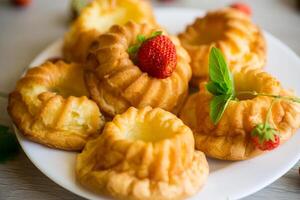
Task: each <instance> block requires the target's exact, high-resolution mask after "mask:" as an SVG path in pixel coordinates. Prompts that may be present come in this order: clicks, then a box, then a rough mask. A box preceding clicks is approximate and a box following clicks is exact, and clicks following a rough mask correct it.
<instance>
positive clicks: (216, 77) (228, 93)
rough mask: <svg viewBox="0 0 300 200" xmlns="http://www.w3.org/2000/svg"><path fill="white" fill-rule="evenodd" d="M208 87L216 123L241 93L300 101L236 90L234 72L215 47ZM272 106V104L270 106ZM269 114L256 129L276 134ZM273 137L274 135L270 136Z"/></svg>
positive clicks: (211, 52) (212, 53) (292, 99)
mask: <svg viewBox="0 0 300 200" xmlns="http://www.w3.org/2000/svg"><path fill="white" fill-rule="evenodd" d="M206 89H207V91H209V92H210V93H211V94H212V95H213V98H212V100H211V102H210V112H209V115H210V118H211V120H212V122H213V123H214V124H215V125H216V124H218V122H219V121H220V119H221V118H222V115H223V113H224V111H225V110H226V107H227V106H228V103H229V102H230V100H233V99H237V97H238V96H239V95H251V96H254V97H256V96H267V97H271V98H275V99H281V100H286V101H290V102H295V103H300V98H299V97H290V96H281V95H273V94H267V93H258V92H256V91H238V92H237V91H235V87H234V82H233V77H232V74H231V73H230V71H229V69H228V66H227V63H226V61H225V59H224V56H223V54H222V52H221V51H220V50H219V49H218V48H215V47H212V48H211V50H210V54H209V82H208V83H207V84H206ZM270 107H271V108H272V106H270ZM271 108H270V109H271ZM268 118H269V116H267V119H266V121H265V122H264V123H263V124H257V127H256V129H255V130H253V131H256V132H258V133H260V132H264V131H267V132H269V133H270V134H271V132H272V134H271V135H274V134H273V133H274V132H275V131H276V130H275V129H273V128H272V126H271V125H270V124H268ZM270 137H272V136H270Z"/></svg>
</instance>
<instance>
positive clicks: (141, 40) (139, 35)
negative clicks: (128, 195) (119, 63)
mask: <svg viewBox="0 0 300 200" xmlns="http://www.w3.org/2000/svg"><path fill="white" fill-rule="evenodd" d="M137 41H138V42H140V43H143V42H145V41H146V36H144V35H142V34H138V35H137Z"/></svg>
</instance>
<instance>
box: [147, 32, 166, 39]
mask: <svg viewBox="0 0 300 200" xmlns="http://www.w3.org/2000/svg"><path fill="white" fill-rule="evenodd" d="M162 34H163V32H162V31H155V32H153V33H152V34H151V36H150V38H154V37H156V36H159V35H162Z"/></svg>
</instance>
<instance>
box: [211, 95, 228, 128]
mask: <svg viewBox="0 0 300 200" xmlns="http://www.w3.org/2000/svg"><path fill="white" fill-rule="evenodd" d="M231 99H232V95H230V94H224V95H219V96H214V97H213V99H212V100H211V102H210V112H209V116H210V118H211V120H212V121H213V123H214V124H215V125H216V124H217V123H218V122H219V121H220V119H221V118H222V115H223V113H224V111H225V109H226V107H227V105H228V103H229V101H230V100H231Z"/></svg>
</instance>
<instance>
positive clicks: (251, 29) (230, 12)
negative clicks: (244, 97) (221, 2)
mask: <svg viewBox="0 0 300 200" xmlns="http://www.w3.org/2000/svg"><path fill="white" fill-rule="evenodd" d="M179 39H180V41H181V43H182V45H183V47H184V48H185V49H186V50H187V51H188V53H189V54H190V56H191V59H192V60H191V68H192V71H193V78H192V84H193V85H194V86H195V85H196V86H198V83H199V80H205V79H207V77H208V56H209V52H210V49H211V47H212V46H215V47H218V48H219V49H221V51H222V52H223V54H224V56H225V58H226V60H227V62H228V64H229V66H230V70H231V71H232V72H234V71H239V70H240V69H241V68H242V67H249V68H252V69H254V68H262V67H263V66H264V65H265V62H266V44H265V40H264V37H263V34H262V32H261V30H260V29H259V28H258V27H257V26H256V25H254V24H253V23H252V22H251V19H250V18H249V17H248V16H247V15H246V14H244V13H243V12H240V11H238V10H236V9H233V8H224V9H220V10H216V11H212V12H208V13H207V14H206V15H205V16H204V17H201V18H197V19H196V21H195V22H194V23H193V24H191V25H189V26H188V27H187V28H186V30H185V31H184V32H183V33H181V34H179Z"/></svg>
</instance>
